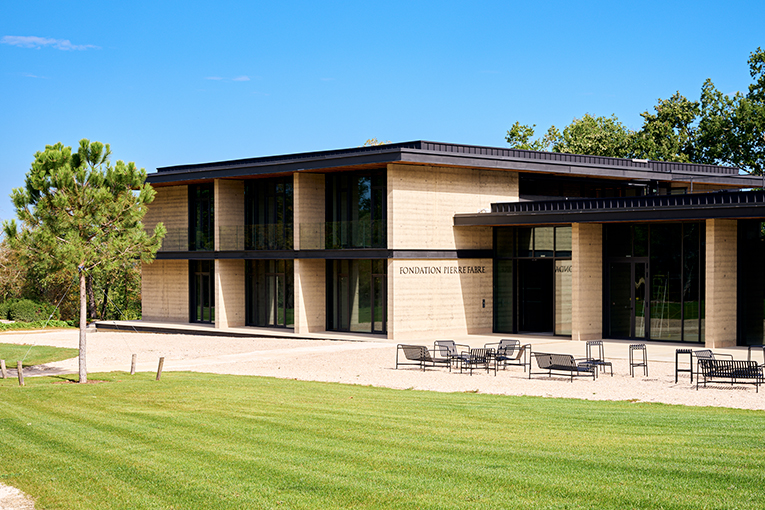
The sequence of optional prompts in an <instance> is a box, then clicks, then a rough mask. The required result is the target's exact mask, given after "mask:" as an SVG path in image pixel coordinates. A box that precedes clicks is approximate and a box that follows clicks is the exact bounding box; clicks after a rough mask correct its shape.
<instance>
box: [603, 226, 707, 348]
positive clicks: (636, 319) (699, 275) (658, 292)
mask: <svg viewBox="0 0 765 510" xmlns="http://www.w3.org/2000/svg"><path fill="white" fill-rule="evenodd" d="M704 239H705V236H704V226H703V224H702V223H657V224H612V225H606V226H605V227H604V248H605V264H604V271H605V278H606V281H605V287H604V292H605V298H606V299H605V302H606V303H607V307H606V309H605V310H604V311H605V312H606V315H605V316H604V319H605V320H604V323H605V331H606V334H607V335H608V336H611V337H615V338H633V339H650V340H667V341H674V342H703V341H704V271H703V268H704V246H705V245H704Z"/></svg>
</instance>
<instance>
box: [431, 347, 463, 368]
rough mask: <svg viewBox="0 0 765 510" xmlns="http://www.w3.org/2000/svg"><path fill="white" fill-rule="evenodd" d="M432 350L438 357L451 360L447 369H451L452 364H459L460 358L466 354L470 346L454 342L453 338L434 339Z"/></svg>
mask: <svg viewBox="0 0 765 510" xmlns="http://www.w3.org/2000/svg"><path fill="white" fill-rule="evenodd" d="M433 352H435V353H437V355H438V356H439V357H440V358H446V359H449V360H451V363H449V370H450V371H451V369H452V365H453V364H456V365H458V366H459V364H460V363H461V362H462V360H464V359H465V358H466V357H467V356H468V354H469V353H470V346H469V345H465V344H458V343H455V342H454V340H436V341H435V342H433Z"/></svg>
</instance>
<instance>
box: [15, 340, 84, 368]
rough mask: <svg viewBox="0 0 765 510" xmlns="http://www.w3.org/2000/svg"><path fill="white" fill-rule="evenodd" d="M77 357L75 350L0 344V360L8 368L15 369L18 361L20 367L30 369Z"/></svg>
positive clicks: (77, 352)
mask: <svg viewBox="0 0 765 510" xmlns="http://www.w3.org/2000/svg"><path fill="white" fill-rule="evenodd" d="M78 355H79V351H78V350H77V349H67V348H63V347H49V346H47V345H34V346H29V345H16V344H2V343H0V359H4V360H5V364H6V365H7V366H8V368H16V363H17V362H18V361H22V366H25V367H31V366H33V365H42V364H43V363H52V362H54V361H61V360H65V359H70V358H76V357H77V356H78Z"/></svg>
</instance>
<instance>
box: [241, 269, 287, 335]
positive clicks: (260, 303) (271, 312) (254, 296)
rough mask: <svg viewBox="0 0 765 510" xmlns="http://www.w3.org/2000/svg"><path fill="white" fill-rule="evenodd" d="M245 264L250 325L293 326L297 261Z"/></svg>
mask: <svg viewBox="0 0 765 510" xmlns="http://www.w3.org/2000/svg"><path fill="white" fill-rule="evenodd" d="M246 264H247V266H246V271H245V273H246V280H247V287H246V290H247V292H246V297H245V300H246V308H247V315H246V321H247V325H249V326H260V327H283V328H292V327H294V324H295V304H294V287H295V285H294V262H293V261H292V260H248V261H247V262H246Z"/></svg>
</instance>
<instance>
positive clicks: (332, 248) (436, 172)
mask: <svg viewBox="0 0 765 510" xmlns="http://www.w3.org/2000/svg"><path fill="white" fill-rule="evenodd" d="M148 181H149V182H150V183H151V184H152V185H153V186H154V187H155V189H156V191H157V196H156V199H155V201H154V203H153V204H151V205H150V207H149V212H148V214H147V215H146V218H145V224H146V226H147V227H148V228H153V226H154V225H155V224H156V223H157V222H160V221H161V222H163V223H164V224H165V226H166V227H167V237H166V238H165V241H164V245H163V247H162V249H161V251H160V252H159V253H158V255H157V259H156V260H155V261H154V262H153V263H151V264H148V265H145V266H144V267H143V290H142V295H143V319H144V320H146V321H158V322H181V323H211V324H214V327H215V328H219V329H227V328H233V327H246V326H255V327H261V328H263V327H268V328H288V329H292V330H294V332H295V333H296V334H306V333H317V332H323V331H351V332H356V333H369V334H379V335H385V336H387V338H390V339H395V340H401V341H411V340H422V341H429V340H431V339H433V338H437V337H444V336H446V337H448V336H463V335H466V334H486V333H491V332H496V333H508V334H510V333H532V332H533V333H540V334H545V333H546V334H550V335H562V336H570V337H571V338H572V339H574V340H590V339H600V338H624V339H636V340H637V339H640V340H659V341H661V340H663V341H674V342H691V343H705V344H706V345H707V346H710V347H724V346H733V345H737V344H739V345H746V344H762V343H765V341H764V339H765V338H764V333H763V330H764V328H763V323H764V322H765V263H764V262H765V223H763V222H765V193H763V192H762V191H747V190H751V189H752V188H761V187H762V186H763V181H762V178H760V177H751V176H746V175H739V172H738V170H737V169H735V168H727V167H720V166H714V165H696V164H684V163H665V162H655V161H645V160H629V159H616V158H607V157H596V156H581V155H572V154H555V153H546V152H534V151H524V150H516V149H505V148H491V147H475V146H467V145H455V144H446V143H433V142H424V141H415V142H406V143H396V144H388V145H382V146H374V147H358V148H352V149H343V150H333V151H322V152H311V153H302V154H288V155H282V156H272V157H261V158H254V159H244V160H235V161H220V162H214V163H205V164H195V165H182V166H173V167H166V168H159V169H158V171H157V172H156V173H153V174H150V175H149V178H148Z"/></svg>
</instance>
